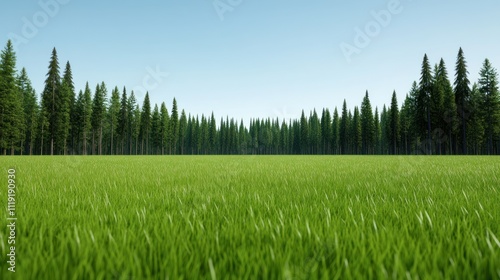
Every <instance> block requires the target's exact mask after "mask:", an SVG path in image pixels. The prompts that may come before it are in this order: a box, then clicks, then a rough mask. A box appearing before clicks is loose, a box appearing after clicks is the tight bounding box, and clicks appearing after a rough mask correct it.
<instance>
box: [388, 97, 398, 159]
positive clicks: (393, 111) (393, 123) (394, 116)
mask: <svg viewBox="0 0 500 280" xmlns="http://www.w3.org/2000/svg"><path fill="white" fill-rule="evenodd" d="M399 135H400V123H399V109H398V100H397V97H396V91H394V92H393V93H392V100H391V108H390V111H389V135H388V138H389V147H390V148H389V149H390V151H391V154H393V155H396V154H398V148H399Z"/></svg>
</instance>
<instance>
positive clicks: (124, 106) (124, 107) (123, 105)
mask: <svg viewBox="0 0 500 280" xmlns="http://www.w3.org/2000/svg"><path fill="white" fill-rule="evenodd" d="M128 118H129V116H128V100H127V89H126V88H125V87H123V93H122V98H121V101H120V112H119V113H118V127H117V135H118V138H119V139H120V154H122V155H123V154H124V153H125V142H126V141H127V135H128V131H127V129H128V122H129V120H128Z"/></svg>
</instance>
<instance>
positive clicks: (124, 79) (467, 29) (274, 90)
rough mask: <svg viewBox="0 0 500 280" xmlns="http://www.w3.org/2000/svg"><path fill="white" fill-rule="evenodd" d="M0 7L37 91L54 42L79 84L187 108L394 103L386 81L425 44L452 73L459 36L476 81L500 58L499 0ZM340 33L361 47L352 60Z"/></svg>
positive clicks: (74, 2)
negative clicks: (360, 34)
mask: <svg viewBox="0 0 500 280" xmlns="http://www.w3.org/2000/svg"><path fill="white" fill-rule="evenodd" d="M43 3H48V4H49V5H44V4H43ZM54 3H56V5H54ZM398 3H399V4H398ZM44 6H48V8H44ZM388 6H391V7H392V8H391V9H389V8H388ZM0 7H1V8H0V22H1V24H0V34H1V35H2V43H1V44H2V48H3V47H4V46H5V43H6V41H7V39H8V38H12V37H13V35H12V34H16V35H15V37H14V40H15V43H16V46H17V48H16V50H17V57H18V61H17V67H18V69H21V67H26V69H27V71H28V74H29V76H30V78H31V80H32V82H33V84H34V86H35V88H36V90H37V92H38V93H40V92H41V91H42V90H43V82H44V79H45V74H46V72H47V67H48V61H49V58H50V54H51V50H52V48H53V47H56V48H57V51H58V54H59V61H60V64H61V65H60V66H61V70H62V69H63V68H64V64H65V62H66V61H67V60H69V61H70V63H71V65H72V69H73V75H74V81H75V86H76V88H77V90H79V89H83V87H84V86H85V82H87V81H88V82H89V83H90V85H91V87H92V89H94V88H95V85H96V84H97V83H99V82H101V81H105V82H106V84H107V85H108V90H111V88H112V87H114V86H115V85H116V86H118V87H119V88H120V89H121V88H123V86H126V87H127V89H128V90H131V89H134V88H135V89H137V92H136V94H137V96H138V98H139V99H140V103H141V104H142V99H143V98H144V93H143V92H141V90H139V88H140V87H141V86H142V87H143V88H147V89H149V92H150V96H151V100H152V102H153V103H158V104H160V103H161V102H162V101H165V102H166V103H167V105H168V108H169V110H170V108H171V102H172V99H173V97H176V98H177V101H178V103H179V107H180V108H183V109H185V110H186V111H187V112H190V113H192V114H202V113H204V114H210V113H211V112H212V111H214V112H215V114H216V116H217V117H218V118H220V117H222V116H226V115H229V116H230V117H235V118H237V119H240V118H243V119H244V120H245V121H248V119H249V118H251V117H280V118H282V117H286V118H290V117H298V116H299V115H300V111H301V109H305V110H306V112H308V111H310V110H312V109H313V108H316V109H317V110H319V111H321V109H322V108H324V107H328V108H330V109H332V110H333V108H334V107H335V106H338V107H339V109H340V107H341V106H342V102H343V99H344V98H345V99H347V103H348V106H349V107H350V108H352V107H353V106H355V105H359V104H360V103H361V100H362V98H363V96H364V93H365V90H368V91H369V94H370V98H371V101H372V105H373V107H375V106H379V109H380V107H381V106H382V105H383V104H384V103H385V104H389V102H390V97H391V94H392V91H393V90H396V92H397V95H398V98H399V100H398V101H399V102H400V103H401V102H402V101H403V98H404V96H405V95H406V93H407V92H408V90H409V89H410V86H411V83H412V82H413V81H414V80H416V79H418V78H419V75H420V74H419V72H420V65H421V62H422V58H423V55H424V53H427V54H428V56H429V58H430V60H431V62H432V63H437V62H438V61H439V59H440V58H441V57H443V58H444V59H445V62H446V64H447V66H448V71H449V74H450V77H451V78H453V75H454V64H455V59H456V54H457V52H458V49H459V47H463V49H464V51H465V56H466V59H467V61H468V65H469V68H468V69H469V72H470V79H471V80H472V81H476V80H477V77H478V74H477V73H478V72H479V69H480V67H481V64H482V62H483V60H484V59H485V58H489V59H490V60H491V62H492V63H493V65H494V66H495V67H500V29H499V26H500V17H499V16H498V11H500V2H498V1H493V0H491V1H463V0H454V1H451V0H446V1H430V0H413V1H411V0H401V1H395V0H384V1H379V0H377V1H347V0H329V1H327V0H308V1H305V0H302V1H298V0H286V1H285V0H271V1H269V0H267V1H264V0H252V1H250V0H241V1H238V0H217V1H213V0H190V1H187V0H161V1H160V0H142V1H138V0H122V1H102V0H101V1H96V0H87V1H78V0H42V1H40V2H38V1H27V0H19V1H3V2H2V4H0ZM216 7H217V8H218V9H219V10H217V9H216ZM228 7H229V8H230V9H229V8H228ZM224 9H227V10H225V11H224ZM382 10H384V11H387V12H383V13H382V14H387V13H389V14H391V19H390V20H387V17H385V18H384V17H383V20H380V19H379V22H381V23H377V24H373V23H374V22H375V20H376V19H375V17H374V15H373V14H372V11H375V12H377V13H379V11H382ZM30 27H31V28H30ZM33 27H34V28H33ZM377 27H379V28H378V29H377ZM356 28H359V29H360V30H366V29H367V28H368V31H369V33H371V34H370V35H369V39H370V42H369V43H367V42H366V41H364V42H362V40H358V41H360V42H361V43H360V42H357V43H358V44H356V40H355V37H356V36H357V34H358V32H357V31H356ZM363 33H366V31H363ZM20 38H21V39H20ZM358 39H359V38H358ZM365 39H366V38H365ZM343 43H345V44H344V46H346V44H349V45H351V46H353V47H356V48H358V47H359V48H358V53H356V54H353V55H352V56H350V61H349V60H348V59H346V56H345V54H344V52H343V51H342V48H341V45H342V44H343ZM157 70H158V71H159V72H160V75H159V76H158V77H157V78H156V79H150V76H152V75H151V74H149V73H150V72H151V71H152V72H155V71H157ZM167 72H168V77H165V76H166V75H165V73H167ZM157 81H158V82H157ZM145 82H146V83H145Z"/></svg>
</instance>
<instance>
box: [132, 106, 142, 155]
mask: <svg viewBox="0 0 500 280" xmlns="http://www.w3.org/2000/svg"><path fill="white" fill-rule="evenodd" d="M141 123H142V120H141V109H140V108H139V105H136V106H135V110H134V122H133V124H132V127H133V128H132V131H133V134H132V135H133V136H132V137H133V138H134V143H135V154H136V155H137V154H139V148H138V146H139V135H140V131H141Z"/></svg>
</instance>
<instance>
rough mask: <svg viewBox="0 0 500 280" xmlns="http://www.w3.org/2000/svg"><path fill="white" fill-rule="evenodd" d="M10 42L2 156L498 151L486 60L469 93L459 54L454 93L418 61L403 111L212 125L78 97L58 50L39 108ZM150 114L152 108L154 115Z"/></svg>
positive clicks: (442, 74)
mask: <svg viewBox="0 0 500 280" xmlns="http://www.w3.org/2000/svg"><path fill="white" fill-rule="evenodd" d="M15 61H16V57H15V54H14V52H13V50H12V44H11V43H10V42H8V43H7V47H6V48H5V50H4V51H3V52H2V56H1V67H0V85H1V86H0V101H1V102H0V149H1V151H2V153H3V154H6V153H7V152H9V153H10V154H38V153H39V154H67V153H69V154H124V155H126V154H422V153H424V154H458V153H471V154H484V153H487V154H499V153H500V97H499V90H498V77H497V76H498V75H497V73H496V70H495V69H494V68H493V66H492V65H491V63H490V62H489V61H488V60H486V61H485V63H484V65H483V69H481V73H480V76H481V78H480V80H479V83H478V85H477V86H474V87H473V90H472V92H471V90H470V89H469V83H470V82H469V80H468V78H467V75H468V72H467V67H466V62H465V58H464V56H463V51H462V50H461V49H460V51H459V55H458V57H457V64H456V69H457V71H456V76H455V83H454V88H452V85H451V83H450V81H449V79H448V72H447V69H446V66H445V63H444V61H443V59H441V60H440V61H439V63H438V64H436V65H435V67H434V71H433V74H432V71H431V68H430V62H429V59H428V57H427V55H425V56H424V60H423V63H422V69H421V77H420V83H419V84H418V85H417V83H416V82H414V83H413V85H412V87H411V89H410V91H409V93H408V94H407V95H406V97H405V99H404V101H403V103H402V105H401V109H400V110H399V104H398V103H397V98H396V94H395V92H394V93H393V96H392V100H391V104H390V107H386V106H385V105H384V107H383V109H382V111H381V112H380V114H379V110H378V109H377V108H375V112H373V111H372V107H371V103H370V99H369V95H368V91H366V92H365V94H364V98H363V101H362V103H361V106H359V107H358V106H355V107H354V108H353V109H354V110H353V111H351V110H349V109H348V107H347V105H346V100H344V102H343V106H342V112H341V115H340V116H339V112H338V111H337V108H335V110H334V111H333V114H332V113H331V111H330V110H329V109H328V108H324V109H323V110H322V112H321V116H319V115H318V113H317V111H316V110H315V109H312V110H311V111H310V112H309V114H306V112H305V111H302V114H301V115H300V117H299V118H297V119H289V120H285V119H279V118H275V119H271V118H264V119H251V120H250V121H249V123H248V124H247V125H246V124H245V122H244V121H243V120H236V119H234V118H230V117H229V116H226V117H223V118H221V119H220V123H219V125H217V123H216V120H215V116H214V113H212V114H211V115H210V117H208V116H205V115H203V114H202V115H191V114H187V113H186V112H185V111H184V110H181V113H180V116H179V113H178V112H179V110H180V109H179V108H178V107H177V101H176V99H175V98H174V99H173V104H172V111H171V114H170V115H169V112H168V110H167V108H166V106H165V103H162V104H161V106H158V105H157V104H156V103H155V104H151V103H150V100H149V93H147V94H146V96H145V98H144V102H143V105H142V107H140V106H139V105H138V104H137V103H138V102H137V100H136V97H135V96H134V92H133V91H132V92H130V95H127V92H126V89H125V88H123V92H122V94H121V98H120V92H119V91H118V87H115V88H114V89H113V91H112V94H111V98H110V100H109V104H107V102H106V95H107V89H106V85H105V83H104V82H102V83H101V84H98V85H97V86H96V90H95V93H94V94H93V98H92V93H91V91H90V89H89V86H88V84H87V85H86V86H85V90H84V91H80V92H79V94H78V97H77V98H76V97H75V87H74V84H73V76H72V71H71V66H70V64H69V62H67V63H66V67H65V70H64V74H63V77H62V78H61V77H60V75H59V65H58V58H57V52H56V50H55V49H54V50H53V52H52V56H51V59H50V63H49V69H48V73H47V77H46V80H45V87H44V90H43V92H42V97H41V100H40V104H38V103H37V98H36V93H35V90H34V89H33V88H32V86H31V83H30V80H29V78H28V76H27V73H26V70H25V69H22V71H20V73H16V70H15ZM152 107H153V108H154V109H153V110H152V109H151V108H152Z"/></svg>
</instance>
